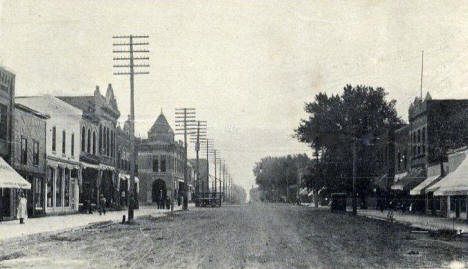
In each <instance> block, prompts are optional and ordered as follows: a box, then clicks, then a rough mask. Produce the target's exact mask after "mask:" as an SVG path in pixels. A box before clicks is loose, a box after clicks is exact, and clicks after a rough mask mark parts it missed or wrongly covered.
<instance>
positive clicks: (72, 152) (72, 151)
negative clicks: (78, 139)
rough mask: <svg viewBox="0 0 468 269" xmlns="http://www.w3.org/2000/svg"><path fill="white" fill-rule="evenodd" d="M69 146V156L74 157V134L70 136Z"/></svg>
mask: <svg viewBox="0 0 468 269" xmlns="http://www.w3.org/2000/svg"><path fill="white" fill-rule="evenodd" d="M70 145H71V146H70V153H71V156H75V134H72V135H71V141H70Z"/></svg>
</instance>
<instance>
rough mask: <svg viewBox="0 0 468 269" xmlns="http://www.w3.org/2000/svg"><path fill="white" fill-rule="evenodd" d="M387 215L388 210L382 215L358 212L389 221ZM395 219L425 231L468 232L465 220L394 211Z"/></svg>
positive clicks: (374, 212)
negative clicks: (448, 230) (447, 230)
mask: <svg viewBox="0 0 468 269" xmlns="http://www.w3.org/2000/svg"><path fill="white" fill-rule="evenodd" d="M387 213H388V210H384V212H383V213H381V212H380V211H379V210H373V209H366V210H364V209H361V210H358V215H361V216H365V217H370V218H375V219H381V220H387ZM393 218H394V220H395V221H396V222H400V223H403V224H407V225H411V226H413V227H417V228H421V229H425V230H431V231H434V230H439V229H450V230H451V229H455V230H461V231H462V232H465V233H466V232H468V222H466V221H465V220H459V219H458V220H457V219H453V218H452V219H448V218H442V217H433V216H427V215H412V214H408V213H401V212H396V211H394V213H393Z"/></svg>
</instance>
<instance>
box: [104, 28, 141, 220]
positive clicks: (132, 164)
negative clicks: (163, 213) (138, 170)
mask: <svg viewBox="0 0 468 269" xmlns="http://www.w3.org/2000/svg"><path fill="white" fill-rule="evenodd" d="M112 38H113V39H119V40H120V39H126V40H128V43H114V44H113V46H114V47H116V46H118V47H120V46H125V47H128V50H113V53H118V54H121V53H123V54H128V57H114V58H113V60H114V61H119V63H120V61H128V63H126V64H114V66H113V67H114V68H118V69H117V70H119V71H117V72H114V75H129V76H130V150H131V153H130V154H131V156H132V158H131V161H130V195H129V200H130V201H129V205H128V221H129V222H131V221H133V213H134V212H133V210H134V207H135V205H134V203H135V198H136V199H138V197H136V191H135V163H136V151H135V97H134V95H135V86H134V79H135V78H134V76H135V75H146V74H149V72H148V71H143V70H139V71H135V69H134V68H135V67H149V64H148V63H145V64H135V61H140V60H149V57H135V56H134V53H142V54H145V53H149V50H148V49H140V50H135V49H134V47H135V46H138V47H139V46H147V45H149V43H148V42H143V43H141V42H140V43H138V42H134V40H135V39H144V40H146V39H148V38H149V36H147V35H128V36H113V37H112ZM120 68H124V70H125V71H126V70H128V71H126V72H122V71H120V70H121V69H120ZM127 68H128V69H127Z"/></svg>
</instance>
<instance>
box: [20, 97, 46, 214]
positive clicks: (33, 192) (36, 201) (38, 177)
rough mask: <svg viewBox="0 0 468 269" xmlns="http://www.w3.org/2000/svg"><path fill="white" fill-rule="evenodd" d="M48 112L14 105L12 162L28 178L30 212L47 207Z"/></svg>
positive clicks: (42, 210) (38, 211)
mask: <svg viewBox="0 0 468 269" xmlns="http://www.w3.org/2000/svg"><path fill="white" fill-rule="evenodd" d="M48 118H49V116H48V115H46V114H43V113H40V112H38V111H36V110H33V109H31V108H29V107H26V106H24V105H21V104H16V105H15V124H14V125H15V130H14V135H13V141H15V143H13V160H12V166H13V167H14V168H15V170H16V171H17V172H18V173H19V174H20V175H21V176H23V178H25V179H27V180H28V181H29V183H30V184H31V189H30V190H27V191H26V193H27V196H26V197H27V201H28V204H27V206H28V215H29V216H40V215H44V214H45V208H46V180H47V176H46V136H47V130H46V120H47V119H48Z"/></svg>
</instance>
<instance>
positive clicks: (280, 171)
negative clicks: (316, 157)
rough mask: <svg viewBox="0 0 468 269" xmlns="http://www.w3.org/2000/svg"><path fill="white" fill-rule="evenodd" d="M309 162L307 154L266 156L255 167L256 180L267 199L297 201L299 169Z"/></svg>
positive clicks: (271, 200)
mask: <svg viewBox="0 0 468 269" xmlns="http://www.w3.org/2000/svg"><path fill="white" fill-rule="evenodd" d="M309 162H310V160H309V158H308V157H307V155H305V154H298V155H288V156H282V157H265V158H263V159H261V160H260V162H258V163H256V165H255V167H254V169H253V172H254V175H255V182H256V183H257V185H259V189H260V191H261V192H262V193H264V194H265V199H266V200H267V201H270V202H273V201H278V200H280V199H281V198H284V200H285V201H287V202H292V201H295V200H296V194H297V188H298V187H299V186H297V181H298V177H299V174H298V170H299V169H300V168H302V167H306V166H307V165H308V163H309ZM293 186H295V187H293Z"/></svg>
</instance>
